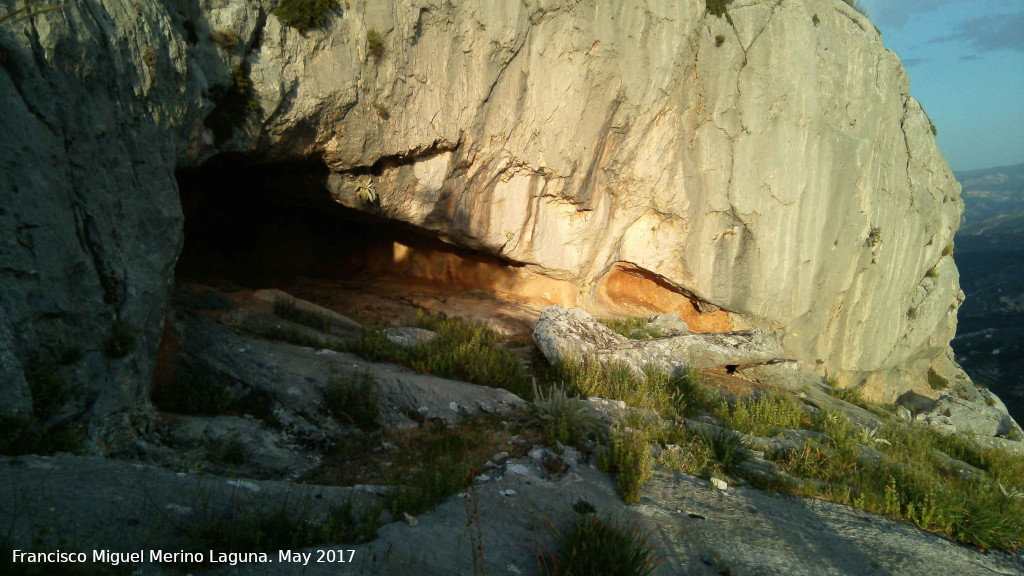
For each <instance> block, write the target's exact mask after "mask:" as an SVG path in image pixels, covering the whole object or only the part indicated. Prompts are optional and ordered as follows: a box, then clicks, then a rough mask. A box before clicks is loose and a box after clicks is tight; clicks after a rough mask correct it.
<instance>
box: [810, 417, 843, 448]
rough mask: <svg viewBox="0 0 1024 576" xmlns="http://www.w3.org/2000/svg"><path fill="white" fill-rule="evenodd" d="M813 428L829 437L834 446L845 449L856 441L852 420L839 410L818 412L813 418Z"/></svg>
mask: <svg viewBox="0 0 1024 576" xmlns="http://www.w3.org/2000/svg"><path fill="white" fill-rule="evenodd" d="M811 423H812V424H811V425H812V427H813V428H814V429H815V430H817V431H819V432H821V433H822V434H824V435H826V436H828V437H829V439H830V440H831V441H832V445H833V446H836V447H837V448H844V447H847V446H849V445H850V443H851V442H853V441H854V432H853V429H852V428H851V427H850V419H849V418H847V417H846V415H845V414H843V413H842V412H839V411H837V410H818V411H817V412H815V413H814V414H813V415H812V416H811Z"/></svg>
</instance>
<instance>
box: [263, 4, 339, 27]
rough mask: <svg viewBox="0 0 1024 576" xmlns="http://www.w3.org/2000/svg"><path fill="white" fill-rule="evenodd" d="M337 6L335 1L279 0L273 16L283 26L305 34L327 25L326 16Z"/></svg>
mask: <svg viewBox="0 0 1024 576" xmlns="http://www.w3.org/2000/svg"><path fill="white" fill-rule="evenodd" d="M337 6H338V2H337V0H281V4H280V5H278V7H277V10H275V11H274V14H275V15H276V16H277V18H278V19H279V20H280V21H281V22H282V23H283V24H284V25H285V26H291V27H292V28H295V29H296V30H298V31H299V32H306V31H307V30H311V29H313V28H320V27H321V26H323V25H324V24H325V23H327V16H328V15H329V14H330V12H331V10H333V9H335V8H337Z"/></svg>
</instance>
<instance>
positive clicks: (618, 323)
mask: <svg viewBox="0 0 1024 576" xmlns="http://www.w3.org/2000/svg"><path fill="white" fill-rule="evenodd" d="M598 322H600V323H601V324H604V325H605V326H607V327H608V328H611V330H612V331H613V332H615V333H616V334H620V335H622V336H625V337H626V338H631V339H633V340H649V339H651V338H660V337H661V336H662V334H661V330H659V329H658V328H657V327H656V326H652V325H651V323H650V322H648V321H647V319H646V318H601V319H599V320H598Z"/></svg>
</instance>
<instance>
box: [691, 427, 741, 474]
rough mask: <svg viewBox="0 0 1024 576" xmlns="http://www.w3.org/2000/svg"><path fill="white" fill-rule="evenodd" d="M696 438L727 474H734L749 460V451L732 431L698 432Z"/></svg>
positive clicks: (739, 437)
mask: <svg viewBox="0 0 1024 576" xmlns="http://www.w3.org/2000/svg"><path fill="white" fill-rule="evenodd" d="M697 437H698V438H700V440H701V441H702V442H703V443H704V445H705V446H707V448H708V449H709V450H710V452H711V455H712V456H714V458H715V460H717V461H718V462H719V463H720V464H721V465H722V469H723V470H724V471H725V472H727V473H734V472H736V471H737V470H738V469H739V467H740V465H741V464H743V463H744V462H746V461H747V460H749V459H750V451H749V450H748V449H747V446H746V445H745V444H744V443H743V438H742V437H741V436H740V435H739V434H737V433H736V432H733V431H732V430H725V429H720V430H716V431H714V432H707V431H698V432H697Z"/></svg>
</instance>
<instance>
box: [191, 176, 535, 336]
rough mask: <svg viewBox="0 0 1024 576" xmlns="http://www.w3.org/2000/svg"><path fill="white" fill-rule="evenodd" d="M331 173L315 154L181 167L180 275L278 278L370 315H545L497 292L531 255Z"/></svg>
mask: <svg viewBox="0 0 1024 576" xmlns="http://www.w3.org/2000/svg"><path fill="white" fill-rule="evenodd" d="M328 175H329V172H328V170H327V168H326V167H325V166H323V165H322V164H320V163H315V162H287V163H274V164H253V163H251V162H247V161H246V160H245V159H244V158H232V157H218V158H215V159H213V160H211V161H209V162H207V163H205V164H203V165H202V166H200V167H198V168H193V169H184V170H179V172H178V174H177V177H178V185H179V190H180V195H181V204H182V211H183V213H184V217H185V224H184V232H185V233H184V236H185V244H184V247H183V250H182V253H181V256H180V258H179V260H178V264H177V268H176V270H175V277H176V280H177V282H178V285H179V287H181V286H185V285H189V286H195V285H201V286H204V287H213V288H215V289H217V290H219V291H222V292H232V293H234V292H240V291H247V290H257V289H263V288H277V289H281V290H284V291H286V292H289V293H290V294H292V295H294V296H297V297H299V298H303V299H306V300H310V301H312V302H315V303H317V304H319V305H321V306H325V307H327V308H331V309H333V310H335V311H337V312H340V313H342V314H347V315H351V316H353V317H355V319H357V320H359V321H361V322H364V323H367V322H369V323H392V322H394V321H395V320H396V318H395V317H396V316H398V317H407V316H408V315H410V314H415V309H416V308H421V307H424V308H431V309H438V310H441V311H445V312H449V313H455V314H459V315H463V316H468V317H479V316H486V317H489V318H493V317H494V316H495V315H500V316H501V317H503V318H508V319H511V320H514V321H516V323H517V324H520V325H528V322H529V321H530V317H531V316H532V317H535V315H536V314H537V310H535V309H534V308H536V307H535V306H528V307H527V308H528V309H522V310H516V309H513V310H509V309H508V308H509V307H510V306H511V307H512V308H516V303H514V302H511V303H510V302H504V301H502V300H499V299H497V298H495V296H496V295H498V294H500V293H502V291H503V289H504V288H506V287H508V286H510V285H515V284H516V283H517V282H518V279H519V278H520V277H521V276H522V267H521V266H517V265H516V264H515V263H512V262H508V261H504V260H502V259H500V258H496V257H494V256H490V255H487V254H484V253H481V252H477V251H472V250H468V249H464V248H460V247H456V246H453V245H451V244H448V243H447V242H444V241H442V240H441V239H440V238H439V237H438V236H437V235H436V234H434V233H432V232H429V231H425V230H422V229H419V228H416V227H414V226H411V225H408V224H405V223H403V222H399V221H396V220H391V219H387V218H384V217H381V216H377V215H374V214H372V213H369V212H364V211H361V210H355V209H352V208H348V207H346V206H343V205H341V204H339V203H338V202H336V201H335V200H334V199H333V198H332V196H331V194H330V192H329V191H328V189H327V187H326V185H325V183H326V181H327V177H328ZM459 298H463V299H464V300H465V302H461V303H460V302H458V300H459ZM401 302H404V303H405V306H404V308H405V309H404V310H399V309H400V308H403V307H402V306H401V305H399V304H398V303H401ZM474 302H476V303H475V304H474ZM445 304H447V305H448V306H447V308H446V306H445ZM520 308H522V307H521V306H520ZM375 315H376V316H375ZM403 319H405V320H407V318H403ZM514 331H515V332H518V331H519V330H514Z"/></svg>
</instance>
